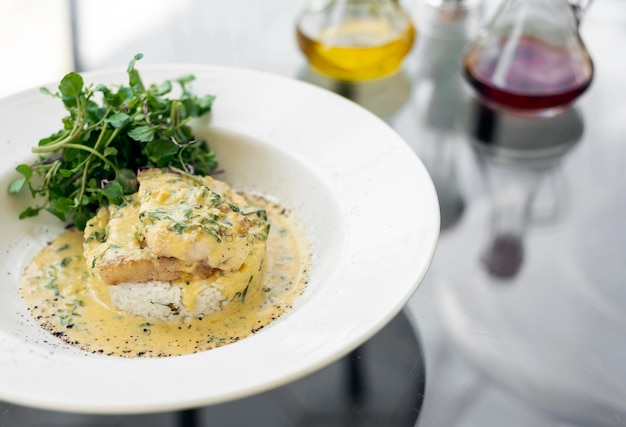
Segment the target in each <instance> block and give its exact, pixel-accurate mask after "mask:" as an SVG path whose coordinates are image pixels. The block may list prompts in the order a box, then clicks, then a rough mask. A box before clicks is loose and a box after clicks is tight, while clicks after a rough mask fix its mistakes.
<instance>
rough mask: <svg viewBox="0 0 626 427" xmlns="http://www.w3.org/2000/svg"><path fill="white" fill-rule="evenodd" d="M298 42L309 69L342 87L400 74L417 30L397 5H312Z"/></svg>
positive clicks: (351, 0) (347, 0) (344, 1)
mask: <svg viewBox="0 0 626 427" xmlns="http://www.w3.org/2000/svg"><path fill="white" fill-rule="evenodd" d="M296 37H297V40H298V45H299V47H300V50H302V52H303V53H304V55H305V56H306V57H307V59H308V62H309V65H310V67H311V68H312V69H313V70H315V71H317V72H319V73H321V74H323V75H326V76H329V77H332V78H335V79H338V80H344V81H359V80H370V79H377V78H381V77H385V76H388V75H391V74H393V73H394V72H396V71H397V70H398V69H399V68H400V65H401V64H402V61H403V59H404V57H405V56H406V55H407V54H408V53H409V51H410V50H411V48H412V46H413V42H414V40H415V26H414V24H413V22H412V20H411V18H410V17H409V15H408V13H406V11H405V10H404V9H403V8H402V7H401V6H400V4H399V2H398V0H312V1H311V2H310V3H309V4H308V6H307V7H306V8H305V10H304V11H303V12H302V13H301V15H300V16H299V18H298V22H297V25H296Z"/></svg>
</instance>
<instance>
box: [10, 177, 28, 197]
mask: <svg viewBox="0 0 626 427" xmlns="http://www.w3.org/2000/svg"><path fill="white" fill-rule="evenodd" d="M26 181H27V179H26V178H18V179H14V180H13V181H11V182H10V183H9V194H17V193H19V192H20V191H22V188H24V184H26Z"/></svg>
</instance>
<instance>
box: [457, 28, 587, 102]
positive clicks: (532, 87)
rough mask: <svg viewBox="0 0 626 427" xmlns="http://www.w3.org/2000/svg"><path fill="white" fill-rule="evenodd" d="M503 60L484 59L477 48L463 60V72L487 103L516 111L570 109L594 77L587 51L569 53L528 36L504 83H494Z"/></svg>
mask: <svg viewBox="0 0 626 427" xmlns="http://www.w3.org/2000/svg"><path fill="white" fill-rule="evenodd" d="M505 41H506V40H504V41H503V42H505ZM498 53H501V52H498ZM500 60H502V55H499V56H497V57H491V58H489V57H485V52H484V51H483V50H482V49H476V48H475V49H474V50H472V51H470V52H469V54H468V55H467V56H466V57H465V58H464V60H463V72H464V73H465V76H466V78H467V79H468V81H469V83H470V84H471V85H472V86H473V87H474V88H475V89H476V91H477V92H478V93H479V94H480V95H481V96H482V97H483V98H485V100H486V101H491V102H494V103H496V104H500V105H502V106H505V107H510V108H512V109H515V110H549V109H554V108H557V107H561V106H567V105H569V104H570V103H572V101H574V100H575V99H576V98H577V97H578V96H579V95H580V94H582V93H583V92H584V91H585V90H587V88H588V87H589V85H590V83H591V79H592V77H593V64H592V62H591V59H590V58H589V57H588V56H587V53H586V52H585V51H579V50H574V51H570V50H568V49H565V48H563V47H559V46H552V45H549V44H547V43H546V42H543V41H541V40H539V39H537V38H534V37H529V36H524V37H522V38H521V39H520V40H519V42H518V44H517V46H516V48H515V51H514V53H513V56H512V60H511V63H510V65H509V66H508V67H507V70H506V72H505V73H503V74H502V76H501V81H500V82H495V81H494V75H495V73H496V69H497V67H498V65H499V64H498V63H499V61H500Z"/></svg>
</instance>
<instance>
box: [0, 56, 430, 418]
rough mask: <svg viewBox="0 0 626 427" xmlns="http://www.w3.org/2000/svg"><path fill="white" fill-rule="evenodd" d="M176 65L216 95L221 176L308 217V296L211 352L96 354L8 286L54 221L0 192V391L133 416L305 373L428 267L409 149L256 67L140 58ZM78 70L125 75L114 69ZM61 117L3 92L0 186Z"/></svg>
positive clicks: (386, 308)
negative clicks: (55, 332) (47, 326)
mask: <svg viewBox="0 0 626 427" xmlns="http://www.w3.org/2000/svg"><path fill="white" fill-rule="evenodd" d="M184 74H194V75H195V76H196V81H195V82H194V83H193V87H194V91H196V92H198V93H212V94H214V95H216V97H217V98H216V101H215V102H216V104H215V106H214V109H213V112H212V113H211V115H210V116H209V117H208V118H202V119H199V120H198V121H197V122H196V123H194V132H195V133H196V134H197V135H198V136H200V137H201V138H204V139H206V140H207V141H208V143H209V145H210V147H211V148H212V149H213V150H214V151H215V152H216V153H217V155H218V158H219V161H220V169H221V170H223V174H221V175H220V179H221V180H223V181H225V182H227V183H228V184H229V185H231V186H232V187H233V188H236V189H238V190H241V191H244V192H249V193H261V194H263V195H266V196H267V197H271V198H272V199H274V200H276V201H278V202H280V203H281V205H283V206H286V207H288V208H289V209H290V210H291V211H293V213H294V215H295V217H297V218H298V220H299V221H300V222H301V224H302V225H303V227H304V229H305V233H306V235H307V236H308V237H309V239H310V244H311V252H312V258H311V268H310V271H309V272H308V284H307V287H306V289H305V290H304V293H303V294H302V295H301V296H300V297H298V298H297V299H296V300H295V301H294V303H293V307H292V308H291V309H290V310H289V311H288V312H287V313H286V314H285V315H283V316H281V317H280V318H279V319H277V320H276V321H275V322H273V323H272V324H271V325H269V326H268V327H266V328H264V329H263V330H260V331H258V332H257V333H255V334H253V335H251V336H249V337H247V338H245V339H242V340H239V341H237V342H234V343H231V344H228V345H224V346H221V347H218V348H214V349H211V350H208V351H201V352H198V353H195V354H189V355H183V356H175V357H167V358H159V359H144V358H120V357H111V356H105V355H100V354H92V353H89V352H86V351H84V350H82V349H80V348H77V347H74V346H71V345H68V344H67V343H64V342H63V341H61V340H59V339H56V338H55V337H53V336H50V335H49V334H48V332H46V331H44V330H43V329H41V328H40V327H39V325H38V324H37V322H35V321H34V320H33V318H32V316H31V315H30V313H29V312H28V309H27V308H26V305H25V303H24V301H23V300H22V299H21V298H20V296H19V292H18V287H19V278H20V276H21V274H22V271H23V269H24V267H25V266H26V265H27V263H28V262H29V260H30V259H31V258H32V257H33V256H34V255H35V254H36V253H38V252H39V251H40V250H41V248H42V247H45V246H46V245H47V243H48V242H49V241H51V240H53V239H54V238H55V237H56V236H58V235H59V234H60V233H61V232H62V231H63V224H60V223H59V222H58V220H57V219H55V218H53V217H51V216H46V215H40V216H39V217H36V218H29V219H27V220H21V221H20V220H18V219H17V216H18V215H19V212H21V211H22V210H23V208H24V206H26V204H27V203H28V200H26V199H25V198H24V197H18V198H15V197H13V196H9V195H7V194H6V193H4V195H3V196H2V197H4V199H3V200H2V202H3V203H2V206H4V207H5V208H3V209H2V211H1V212H0V218H1V219H2V221H0V230H1V232H2V234H1V235H2V240H1V241H0V246H1V247H2V249H3V254H4V256H3V259H2V262H1V263H0V272H2V274H3V275H4V277H5V280H4V286H2V287H0V313H2V314H1V315H0V376H1V377H2V378H3V381H2V382H0V399H2V400H7V401H11V402H16V403H21V404H26V405H32V406H37V407H43V408H49V409H55V410H65V411H77V412H97V413H129V412H146V411H162V410H167V409H177V408H184V407H191V406H196V405H203V404H210V403H216V402H221V401H225V400H229V399H234V398H238V397H242V396H245V395H249V394H251V393H255V392H259V391H262V390H265V389H268V388H271V387H275V386H278V385H280V384H283V383H285V382H288V381H291V380H294V379H297V378H299V377H301V376H303V375H306V374H307V373H310V372H313V371H314V370H316V369H319V368H321V367H323V366H325V365H327V364H329V363H331V362H333V361H334V360H336V359H337V358H339V357H341V356H342V355H344V354H346V353H347V352H349V351H350V350H352V349H353V348H355V347H356V346H358V345H359V344H361V343H362V342H364V341H365V340H367V339H368V338H369V337H371V336H372V335H373V334H375V333H376V332H377V331H378V330H380V329H381V328H382V327H383V326H384V325H385V324H386V323H387V322H388V321H389V320H390V319H391V318H392V317H393V316H394V315H395V314H396V313H397V312H398V311H399V310H400V309H401V308H402V307H403V305H404V304H405V302H406V301H407V299H408V298H409V297H410V296H411V295H412V294H413V292H414V291H415V289H416V288H417V285H418V284H419V282H420V281H421V279H422V278H423V276H424V274H425V272H426V270H427V268H428V266H429V264H430V260H431V258H432V255H433V253H434V249H435V245H436V241H437V237H438V230H439V212H438V207H437V206H438V205H437V199H436V195H435V192H434V188H433V186H432V183H431V181H430V178H429V177H428V174H427V173H426V171H425V169H424V167H423V166H422V164H421V163H420V161H419V160H418V159H417V158H416V157H415V155H414V154H413V152H412V151H411V150H410V149H409V148H408V146H407V145H406V144H405V143H404V142H403V141H402V140H401V138H400V137H399V136H398V135H397V134H396V133H395V132H394V131H393V130H392V129H390V128H389V127H388V126H387V125H386V124H385V123H383V122H382V121H380V120H379V119H377V118H376V117H375V116H373V115H372V114H370V113H368V112H367V111H365V110H363V109H361V108H360V107H358V106H356V105H355V104H353V103H351V102H349V101H347V100H345V99H343V98H341V97H339V96H336V95H333V94H331V93H329V92H326V91H324V90H321V89H319V88H316V87H313V86H311V85H308V84H304V83H301V82H297V81H293V80H290V79H286V78H282V77H277V76H273V75H269V74H265V73H260V72H254V71H249V70H241V69H233V68H224V67H214V66H178V67H172V66H170V67H161V68H154V67H153V68H149V67H148V68H145V69H142V77H143V78H144V80H145V81H148V82H159V81H162V80H165V79H169V78H173V77H176V76H178V75H184ZM85 78H86V80H88V81H92V82H94V83H103V82H105V83H107V84H115V83H122V82H124V81H125V80H124V79H125V75H124V73H122V72H102V73H94V74H89V75H86V76H85ZM62 116H63V111H62V107H61V106H59V105H57V104H56V103H55V102H54V100H52V99H47V98H46V97H43V96H42V95H41V94H40V93H39V91H38V90H32V91H27V92H24V93H21V94H18V95H15V96H12V97H9V98H6V99H4V100H2V101H0V117H3V118H4V119H3V123H2V125H3V126H2V127H3V141H4V144H5V151H6V152H7V153H8V155H7V156H3V158H2V159H0V170H1V171H2V175H1V176H2V180H1V181H0V185H2V184H4V185H5V187H6V186H7V185H8V183H9V182H10V181H11V180H12V179H13V178H15V172H14V169H15V167H16V166H17V165H18V164H20V163H23V162H25V161H28V159H30V158H32V157H33V156H32V154H31V153H30V149H31V147H32V146H33V144H34V143H36V141H38V140H39V139H40V138H41V137H42V136H44V135H46V134H49V133H51V132H54V131H55V130H56V129H57V128H58V121H59V119H60V117H62ZM75 378H81V380H76V379H75ZM84 378H89V379H88V380H84ZM75 381H79V383H76V382H75ZM59 390H63V392H62V393H60V392H59Z"/></svg>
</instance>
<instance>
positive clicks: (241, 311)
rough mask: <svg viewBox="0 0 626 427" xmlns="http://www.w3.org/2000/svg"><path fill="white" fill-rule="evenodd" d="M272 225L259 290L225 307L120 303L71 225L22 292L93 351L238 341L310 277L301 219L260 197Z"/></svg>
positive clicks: (42, 317) (70, 339)
mask: <svg viewBox="0 0 626 427" xmlns="http://www.w3.org/2000/svg"><path fill="white" fill-rule="evenodd" d="M254 201H255V203H256V204H257V205H259V206H260V207H262V208H264V209H266V211H267V214H268V218H269V222H270V225H271V228H270V233H269V236H268V239H267V249H266V255H265V259H264V267H265V273H264V275H263V278H262V281H261V283H260V286H259V287H258V289H259V291H258V292H255V293H253V294H251V295H248V296H247V297H246V298H245V300H244V299H242V298H237V299H233V300H232V301H231V302H230V303H229V304H227V305H226V306H225V308H224V309H223V310H222V311H220V312H218V313H214V314H211V315H208V316H205V317H203V318H198V319H188V320H186V321H184V322H182V321H181V322H164V321H160V322H155V321H147V320H146V319H145V318H143V317H139V316H133V315H129V314H127V313H123V312H121V311H119V310H116V309H115V308H113V307H112V306H111V304H110V303H109V302H108V301H107V300H106V296H104V295H103V292H102V289H103V286H102V283H99V282H98V281H97V279H95V278H94V277H93V276H92V275H91V274H90V273H89V270H88V268H87V265H86V262H85V258H84V256H83V233H82V232H80V231H77V230H69V231H67V232H65V233H63V234H61V235H60V236H59V237H58V238H56V239H55V240H54V241H53V242H52V243H51V244H50V245H48V246H47V247H45V248H44V249H43V250H42V251H41V252H40V253H39V254H38V255H37V256H36V257H35V258H34V259H33V260H32V261H31V262H30V264H29V265H28V266H27V267H26V269H25V271H24V274H23V276H22V280H21V283H20V292H21V295H22V297H23V299H24V300H25V301H26V303H27V305H28V307H29V310H30V312H31V314H32V316H33V317H34V318H35V320H37V322H38V323H39V324H40V325H41V326H42V327H43V328H44V329H46V330H47V331H49V332H50V333H52V334H53V335H55V336H57V337H58V338H60V339H62V340H63V341H65V342H67V343H69V344H72V345H74V346H77V347H79V348H82V349H83V350H85V351H88V352H91V353H101V354H107V355H115V356H123V357H142V356H143V357H165V356H174V355H182V354H189V353H195V352H199V351H205V350H209V349H211V348H215V347H218V346H221V345H225V344H229V343H232V342H235V341H238V340H240V339H242V338H245V337H246V336H248V335H250V334H251V333H254V332H256V331H258V330H260V329H262V328H263V327H265V326H267V325H268V324H270V323H271V322H272V321H273V320H275V319H276V318H278V317H279V316H281V315H282V314H283V313H284V312H285V311H287V310H288V309H289V308H291V305H292V303H293V301H294V300H295V299H296V298H297V297H298V296H299V295H301V293H302V292H303V290H304V288H305V286H306V283H307V277H308V271H309V263H310V248H309V246H308V241H307V238H306V236H305V233H304V231H303V230H302V228H301V227H300V225H299V224H298V222H297V221H296V220H295V219H294V218H293V217H291V216H290V215H289V213H288V212H287V211H286V210H285V209H284V208H283V207H282V206H280V205H278V204H275V203H271V202H268V201H267V200H265V199H263V198H261V197H255V198H254Z"/></svg>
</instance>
